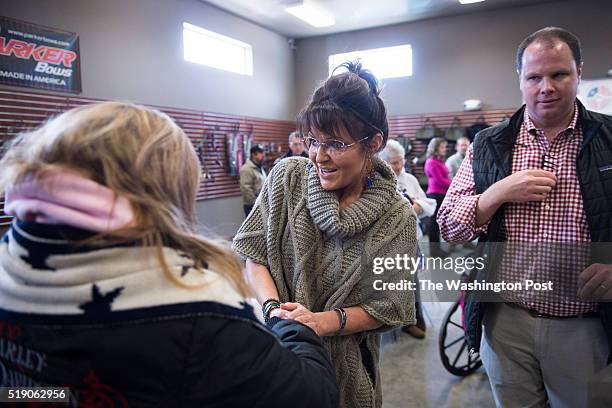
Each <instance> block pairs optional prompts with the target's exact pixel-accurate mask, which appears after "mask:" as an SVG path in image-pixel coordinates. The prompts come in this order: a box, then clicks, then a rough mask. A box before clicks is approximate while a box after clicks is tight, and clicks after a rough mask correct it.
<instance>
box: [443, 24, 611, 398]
mask: <svg viewBox="0 0 612 408" xmlns="http://www.w3.org/2000/svg"><path fill="white" fill-rule="evenodd" d="M517 72H518V75H519V81H520V89H521V92H522V94H523V99H524V101H525V106H523V107H522V108H521V109H520V110H519V111H517V112H516V113H515V114H514V115H513V116H512V117H511V118H510V119H509V120H507V121H504V122H502V123H501V124H498V125H495V126H493V127H491V128H488V129H485V130H483V131H481V132H479V134H478V135H477V136H476V138H475V140H474V143H473V145H472V146H470V148H469V149H468V152H467V156H466V159H465V160H464V162H463V163H462V165H461V167H460V168H459V171H458V173H457V175H456V177H455V178H454V179H453V182H452V184H451V186H450V189H449V191H448V193H447V196H446V199H445V201H444V203H443V204H442V206H441V208H440V211H439V214H438V223H439V224H440V230H441V234H442V236H443V237H444V238H445V239H446V240H448V241H470V240H472V239H473V238H474V237H476V236H478V237H479V240H480V243H481V244H482V245H479V246H480V249H481V250H482V251H483V253H484V255H485V256H488V258H487V259H488V262H487V265H486V267H485V268H484V269H482V270H480V271H477V272H476V273H475V274H474V276H472V278H473V279H474V278H475V279H477V280H489V281H490V280H494V279H496V280H497V281H506V282H508V281H511V282H526V281H527V280H528V279H530V280H532V281H538V282H546V281H552V282H553V285H554V287H555V290H554V292H553V293H550V294H548V293H546V292H542V293H540V294H536V293H535V291H533V290H531V291H528V290H520V291H515V292H510V291H506V292H501V293H500V294H499V295H500V296H499V297H498V298H497V299H492V298H488V299H487V300H489V301H491V300H493V301H495V300H496V301H495V302H492V303H485V302H484V301H483V300H484V297H485V296H486V295H485V294H483V293H482V292H469V293H468V294H467V295H466V305H465V326H466V337H467V340H468V344H469V346H470V348H471V349H472V351H473V352H480V353H481V357H482V360H483V363H484V365H485V368H486V370H487V373H488V375H489V380H490V382H491V386H492V388H493V394H494V397H495V400H496V403H497V405H498V406H534V407H535V406H546V403H547V401H548V403H550V405H551V406H552V407H579V406H580V407H582V406H587V400H588V398H589V396H588V382H589V379H590V378H592V377H593V375H594V374H595V373H596V372H598V371H600V370H602V369H603V368H604V367H605V365H606V359H607V362H608V363H610V362H611V360H610V345H611V344H612V343H611V342H610V338H612V308H611V307H610V306H611V305H612V303H606V302H610V301H611V300H612V265H611V264H612V253H611V252H612V251H609V250H608V251H607V252H606V251H601V250H598V249H600V248H601V247H599V248H596V246H598V245H602V244H601V243H607V244H609V243H610V242H612V212H611V211H610V208H611V203H612V118H611V117H610V116H606V115H601V114H597V113H594V112H591V111H588V110H586V109H585V107H584V106H583V105H582V104H581V103H580V102H579V101H578V100H577V99H576V93H577V88H578V84H579V82H580V77H581V73H582V57H581V49H580V42H579V40H578V39H577V38H576V37H575V36H574V35H573V34H571V33H570V32H568V31H566V30H564V29H560V28H553V27H549V28H544V29H542V30H539V31H537V32H535V33H533V34H531V35H530V36H529V37H527V38H526V39H525V40H524V41H523V42H522V44H521V45H520V46H519V48H518V52H517ZM500 242H504V243H505V244H504V249H503V252H499V251H501V250H500V249H499V248H500V244H499V243H500ZM496 243H498V244H497V246H496V245H495V244H496ZM585 243H586V244H585ZM517 244H519V245H517ZM553 244H554V245H553ZM581 244H582V245H581ZM534 246H535V247H536V249H537V250H539V252H537V256H535V255H533V254H532V255H531V256H527V257H525V256H523V257H522V258H521V259H520V261H519V258H520V256H518V255H524V254H525V248H526V247H531V248H534ZM543 246H546V250H545V251H542V247H543ZM559 248H564V249H565V251H559ZM584 249H587V250H588V251H590V252H588V251H584ZM585 254H586V255H585ZM502 255H503V256H502ZM581 257H583V258H581ZM521 262H522V263H521ZM567 265H570V266H576V268H567V269H561V270H560V269H558V268H556V267H557V266H561V267H564V266H567ZM482 324H484V334H483V333H482V332H483V330H482V327H483V326H482ZM481 334H483V335H482V342H481Z"/></svg>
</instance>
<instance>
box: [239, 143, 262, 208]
mask: <svg viewBox="0 0 612 408" xmlns="http://www.w3.org/2000/svg"><path fill="white" fill-rule="evenodd" d="M250 154H251V155H250V157H249V159H248V160H247V161H246V163H244V166H242V167H241V168H240V192H241V193H242V203H243V208H244V215H249V213H250V212H251V210H252V209H253V205H254V204H255V200H256V199H257V196H258V195H259V192H260V191H261V186H262V184H263V182H264V180H265V179H266V171H265V170H264V168H263V163H264V157H265V152H264V149H263V148H262V147H261V146H260V145H253V147H251V151H250Z"/></svg>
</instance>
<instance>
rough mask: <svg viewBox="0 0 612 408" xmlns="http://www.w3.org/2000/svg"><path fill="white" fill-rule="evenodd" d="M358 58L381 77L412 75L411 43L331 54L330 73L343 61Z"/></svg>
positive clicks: (337, 71) (365, 66)
mask: <svg viewBox="0 0 612 408" xmlns="http://www.w3.org/2000/svg"><path fill="white" fill-rule="evenodd" d="M357 59H359V60H360V61H361V64H362V65H363V67H364V68H367V69H369V70H370V71H372V73H373V74H374V75H376V77H377V78H379V79H380V78H399V77H409V76H412V46H410V45H409V44H406V45H398V46H395V47H386V48H374V49H371V50H362V51H353V52H345V53H342V54H333V55H330V56H329V75H331V74H332V71H333V70H334V68H336V67H337V66H338V65H340V64H342V63H343V62H345V61H355V60H357ZM340 72H342V70H340V69H338V70H336V72H334V74H339V73H340Z"/></svg>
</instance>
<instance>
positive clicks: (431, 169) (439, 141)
mask: <svg viewBox="0 0 612 408" xmlns="http://www.w3.org/2000/svg"><path fill="white" fill-rule="evenodd" d="M446 144H447V143H446V140H444V138H443V137H434V138H433V139H431V140H430V141H429V144H428V145H427V160H425V175H426V176H427V178H428V179H429V183H428V185H427V197H429V198H433V199H434V200H436V204H437V205H436V211H435V212H434V214H433V216H432V217H431V218H430V224H429V254H430V255H431V256H441V257H444V256H447V255H448V253H447V252H445V251H444V250H442V248H441V247H440V227H439V226H438V222H437V221H436V217H437V216H438V209H439V208H440V205H442V201H444V197H445V196H446V191H448V187H449V186H450V183H451V180H450V177H449V176H448V168H447V167H446V164H445V163H444V160H445V159H446Z"/></svg>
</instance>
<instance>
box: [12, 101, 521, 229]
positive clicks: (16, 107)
mask: <svg viewBox="0 0 612 408" xmlns="http://www.w3.org/2000/svg"><path fill="white" fill-rule="evenodd" d="M99 101H101V100H100V99H92V98H83V97H79V96H67V95H58V94H52V93H35V92H22V91H9V90H3V89H0V141H4V140H8V139H11V138H12V137H14V136H16V135H17V134H18V133H19V132H22V131H27V130H31V129H35V128H36V127H38V126H39V125H40V124H41V123H42V122H44V121H45V120H47V119H48V118H50V117H52V116H54V115H57V114H59V113H61V112H64V111H66V110H68V109H72V108H74V107H78V106H82V105H86V104H90V103H94V102H99ZM151 107H153V108H156V109H159V110H161V111H162V112H165V113H166V114H168V115H169V116H170V117H172V118H173V119H174V120H175V121H177V123H178V124H179V125H180V126H181V128H182V129H183V130H184V131H185V133H186V134H187V135H188V136H189V138H190V139H191V141H192V143H193V144H194V146H195V147H196V151H198V152H201V153H202V155H201V156H202V157H203V158H204V162H205V166H206V168H207V170H208V172H209V173H210V174H211V175H212V179H205V178H202V181H201V183H200V189H199V191H198V197H197V198H198V200H206V199H212V198H221V197H234V196H239V195H240V188H239V185H238V177H237V176H230V175H229V174H228V172H227V170H226V167H227V158H226V138H227V137H232V132H235V129H236V127H238V128H239V132H241V133H247V132H249V131H251V132H252V134H253V135H254V138H253V140H254V142H255V143H262V144H264V146H265V147H267V148H268V149H269V150H270V153H269V154H268V164H271V163H272V162H273V160H274V159H275V158H277V157H278V156H279V155H281V154H282V153H283V152H284V151H286V149H287V136H288V135H289V133H290V132H291V131H293V130H294V129H295V123H294V122H292V121H281V120H271V119H261V118H254V117H248V116H239V115H230V114H222V113H210V112H203V111H197V110H190V109H179V108H172V107H163V106H151ZM514 111H515V109H514V108H513V109H495V110H485V111H474V112H447V113H432V114H417V115H399V116H393V117H390V118H389V134H390V137H392V138H394V137H397V136H399V135H403V136H405V137H408V138H410V139H411V141H412V146H413V149H412V152H411V153H410V159H412V158H415V157H418V156H420V155H421V154H423V153H424V151H425V149H426V142H423V141H420V140H416V138H415V135H416V131H417V130H418V129H419V128H420V127H422V125H423V123H424V122H425V120H426V119H427V118H429V119H430V120H431V121H432V122H433V123H434V124H435V125H436V126H437V127H439V128H442V129H446V128H447V127H449V126H450V125H451V123H452V122H453V120H454V118H455V117H457V118H459V119H460V121H461V124H462V125H463V126H466V127H467V126H470V125H472V124H473V123H474V122H476V121H477V120H478V119H479V118H480V117H483V118H484V119H485V121H486V122H487V123H489V124H491V125H492V124H495V123H497V122H499V121H501V120H503V119H504V118H505V117H506V116H509V115H511V114H512V113H513V112H514ZM204 135H209V139H207V143H204ZM210 140H212V142H211V141H210ZM2 148H3V147H2V146H1V145H0V157H1V155H2ZM449 149H450V150H452V149H453V144H452V143H451V144H450V146H449ZM411 167H412V169H413V172H414V173H415V175H416V176H417V177H418V178H421V179H422V178H423V167H422V165H412V163H411ZM3 208H4V201H3V200H2V199H0V226H2V225H6V224H8V223H9V222H10V217H8V216H6V215H5V214H4V213H3V212H2V209H3Z"/></svg>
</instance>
